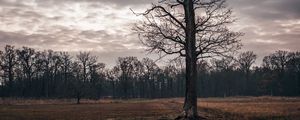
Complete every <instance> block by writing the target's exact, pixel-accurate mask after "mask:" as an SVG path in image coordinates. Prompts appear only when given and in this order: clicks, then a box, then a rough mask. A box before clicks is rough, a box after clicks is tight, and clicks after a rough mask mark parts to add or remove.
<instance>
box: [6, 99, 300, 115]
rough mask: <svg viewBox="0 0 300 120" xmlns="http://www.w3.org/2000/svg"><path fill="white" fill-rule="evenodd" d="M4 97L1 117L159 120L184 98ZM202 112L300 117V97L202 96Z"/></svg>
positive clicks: (178, 109)
mask: <svg viewBox="0 0 300 120" xmlns="http://www.w3.org/2000/svg"><path fill="white" fill-rule="evenodd" d="M75 103H76V101H75V100H28V99H27V100H24V99H19V100H16V99H13V100H12V99H7V98H6V99H2V100H0V119H1V120H23V119H24V120H32V119H38V120H54V119H55V120H57V119H58V120H102V119H103V120H119V119H122V120H124V119H129V120H131V119H134V120H140V119H142V120H147V119H149V120H153V119H154V120H156V119H163V120H165V119H174V118H175V117H176V116H177V115H179V114H180V113H181V108H182V104H183V99H182V98H172V99H154V100H146V99H133V100H97V101H93V100H83V101H82V104H79V105H77V104H75ZM199 114H200V115H201V116H202V117H204V118H206V119H209V120H215V119H220V120H222V119H236V120H240V119H243V120H247V119H273V120H274V119H276V120H277V119H278V120H298V119H300V98H286V97H238V98H237V97H234V98H200V99H199Z"/></svg>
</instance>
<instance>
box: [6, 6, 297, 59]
mask: <svg viewBox="0 0 300 120" xmlns="http://www.w3.org/2000/svg"><path fill="white" fill-rule="evenodd" d="M151 2H157V0H24V1H10V0H0V20H1V22H0V47H1V48H0V49H2V48H3V46H4V45H5V44H11V45H15V46H16V47H20V46H29V47H33V48H36V49H39V50H43V49H53V50H60V51H71V52H77V51H84V50H86V51H92V52H93V54H95V55H98V56H99V58H100V60H103V61H104V62H108V63H110V64H114V63H115V60H116V58H117V57H118V56H139V57H145V56H147V55H145V52H144V49H143V46H142V45H141V44H140V43H139V40H138V38H137V35H135V34H133V33H132V32H131V31H130V28H131V27H130V26H131V24H132V23H135V22H136V18H134V17H135V16H134V15H132V13H131V11H130V10H129V9H128V8H129V7H130V8H133V9H140V10H145V9H146V8H145V6H147V5H150V4H151ZM228 5H229V6H230V7H232V8H233V10H234V13H235V16H236V17H237V18H238V22H237V23H236V24H235V28H237V30H240V31H242V32H244V33H245V36H244V37H242V42H243V43H244V47H243V49H242V51H246V50H251V51H254V52H255V53H257V54H258V55H259V59H258V60H257V61H258V63H259V61H261V59H262V57H263V56H265V55H268V54H270V53H271V52H274V51H276V50H279V49H281V50H290V51H296V50H300V48H299V47H298V46H299V45H300V40H299V38H300V35H299V33H300V7H299V5H300V1H299V0H228ZM151 57H153V56H151ZM153 58H154V57H153Z"/></svg>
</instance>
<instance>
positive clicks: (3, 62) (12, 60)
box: [0, 45, 17, 94]
mask: <svg viewBox="0 0 300 120" xmlns="http://www.w3.org/2000/svg"><path fill="white" fill-rule="evenodd" d="M16 64H17V58H16V51H15V49H14V46H10V45H6V46H5V48H4V52H3V53H2V54H1V53H0V68H1V69H2V70H3V73H4V77H5V78H4V83H5V84H7V85H8V89H9V91H6V92H8V94H11V92H12V84H13V80H14V67H15V65H16ZM6 78H7V79H8V81H6Z"/></svg>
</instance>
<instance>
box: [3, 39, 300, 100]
mask: <svg viewBox="0 0 300 120" xmlns="http://www.w3.org/2000/svg"><path fill="white" fill-rule="evenodd" d="M256 57H257V56H256V55H255V54H254V53H253V52H250V51H248V52H242V53H240V54H239V55H237V57H228V56H227V57H224V58H219V59H216V58H214V59H210V60H198V62H197V67H196V68H197V74H198V79H197V81H198V82H197V84H198V86H199V87H198V88H197V91H198V92H197V94H198V96H200V97H226V96H260V95H275V96H299V95H300V52H287V51H276V52H274V53H272V54H270V55H268V56H265V57H264V59H263V62H262V65H261V66H254V65H253V64H254V62H255V60H256ZM185 79H186V78H185V64H184V61H183V59H181V58H178V59H174V60H172V61H170V62H169V64H168V65H166V66H158V65H157V64H156V63H155V61H154V60H152V59H150V58H143V59H141V60H139V59H138V58H137V57H132V56H129V57H119V58H118V59H117V61H116V65H115V66H113V67H112V68H106V66H105V64H104V63H101V62H99V61H98V60H97V56H93V55H91V54H90V53H89V52H79V53H78V54H77V55H76V56H71V55H70V54H69V53H68V52H56V51H53V50H45V51H37V50H35V49H33V48H29V47H22V48H18V49H16V48H15V47H14V46H11V45H6V46H5V48H4V49H3V51H0V81H1V84H0V96H1V97H24V98H77V99H78V102H79V101H80V99H81V98H89V99H99V98H103V97H110V98H123V99H129V98H167V97H184V92H185Z"/></svg>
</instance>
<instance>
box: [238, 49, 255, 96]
mask: <svg viewBox="0 0 300 120" xmlns="http://www.w3.org/2000/svg"><path fill="white" fill-rule="evenodd" d="M256 57H257V56H256V55H255V54H254V53H253V52H252V51H247V52H243V53H241V54H240V55H239V56H238V58H237V63H238V67H239V69H240V70H241V72H242V73H243V75H244V78H245V81H243V88H244V90H243V91H244V92H248V93H251V92H252V93H253V90H255V89H254V88H252V89H251V88H250V87H248V88H247V87H246V86H247V85H248V86H254V85H249V84H253V82H252V81H250V80H249V79H250V68H251V66H252V65H253V64H254V62H255V60H256Z"/></svg>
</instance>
